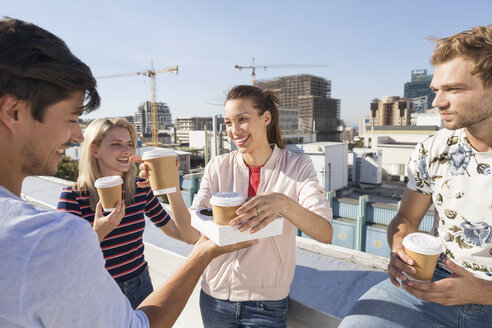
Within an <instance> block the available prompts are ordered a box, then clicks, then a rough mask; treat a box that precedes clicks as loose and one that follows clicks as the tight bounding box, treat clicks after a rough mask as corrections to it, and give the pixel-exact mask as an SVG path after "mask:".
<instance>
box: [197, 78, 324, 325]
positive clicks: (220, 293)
mask: <svg viewBox="0 0 492 328" xmlns="http://www.w3.org/2000/svg"><path fill="white" fill-rule="evenodd" d="M277 103H278V99H277V97H276V96H275V95H274V94H273V93H271V92H269V91H262V90H261V89H259V88H257V87H254V86H249V85H240V86H236V87H234V88H233V89H232V90H231V91H230V92H229V94H228V96H227V100H226V102H225V110H224V121H225V125H226V129H227V135H228V136H229V138H231V140H232V141H233V142H234V143H235V144H236V146H237V148H238V150H237V151H233V152H230V153H228V154H225V155H222V156H218V157H215V158H213V159H212V160H211V161H210V162H209V163H208V165H207V167H206V168H205V174H204V176H203V179H202V181H201V188H200V190H199V192H198V194H197V196H196V197H195V199H194V202H193V205H192V207H191V209H197V208H201V207H210V203H209V201H210V198H211V196H212V194H213V193H215V192H220V191H235V192H238V193H241V194H243V195H248V197H251V198H250V199H249V201H248V202H246V203H245V204H244V205H243V206H242V207H240V208H239V210H238V211H237V215H238V216H237V217H236V218H235V219H233V220H232V221H231V225H236V226H237V227H238V229H240V230H242V231H249V232H256V231H258V230H260V229H262V228H263V227H265V226H266V225H267V224H269V223H270V222H272V221H273V220H274V219H275V218H277V216H282V217H283V218H284V219H285V220H284V229H283V234H282V235H279V236H274V237H268V238H264V239H260V240H259V243H258V244H257V245H254V246H251V247H249V248H247V249H241V250H239V251H236V252H234V253H230V254H225V255H222V256H220V257H218V258H216V259H214V260H213V261H212V262H211V263H210V265H209V266H208V267H207V269H206V270H205V272H204V275H203V279H202V292H201V295H200V307H201V313H202V319H203V323H204V326H205V327H206V328H221V327H286V323H287V302H288V295H289V290H290V284H291V282H292V279H293V276H294V268H295V248H296V245H295V241H296V239H295V237H296V228H299V229H301V230H302V231H303V232H304V233H305V234H307V235H308V236H310V237H312V238H313V239H315V240H317V241H320V242H323V243H330V242H331V239H332V235H333V229H332V226H331V218H332V211H331V209H330V207H329V205H328V202H327V200H326V198H325V195H324V191H323V189H322V188H321V186H320V185H319V183H318V180H317V178H316V172H315V171H314V167H313V164H312V162H311V160H310V159H309V157H308V156H307V155H305V154H298V153H293V152H290V151H288V150H286V149H284V148H285V147H284V144H283V142H282V137H281V134H280V128H279V113H278V108H277Z"/></svg>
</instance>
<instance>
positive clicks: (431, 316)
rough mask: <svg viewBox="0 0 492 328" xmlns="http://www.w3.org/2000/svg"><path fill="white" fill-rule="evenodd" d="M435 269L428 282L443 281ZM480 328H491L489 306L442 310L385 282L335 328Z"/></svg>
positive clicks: (490, 309)
mask: <svg viewBox="0 0 492 328" xmlns="http://www.w3.org/2000/svg"><path fill="white" fill-rule="evenodd" d="M448 276H449V272H446V271H444V270H443V269H441V268H439V267H437V268H436V270H435V271H434V277H433V278H432V281H437V280H441V279H444V278H447V277H448ZM342 327H343V328H359V327H364V328H386V327H387V328H420V327H425V328H441V327H460V328H479V327H480V328H482V327H484V328H485V327H492V306H488V305H481V304H466V305H460V306H444V305H441V304H437V303H431V302H426V301H423V300H421V299H419V298H417V297H415V296H413V295H412V294H410V293H409V292H407V291H406V290H405V289H403V287H400V288H398V287H395V286H394V285H393V284H392V283H391V282H390V280H389V279H386V280H384V281H383V282H381V283H379V284H378V285H376V286H374V287H372V288H371V289H369V290H368V291H367V292H366V293H365V294H364V295H362V296H361V298H360V299H359V300H358V301H357V303H355V305H354V306H353V307H352V309H351V310H350V312H349V313H348V314H347V316H346V317H345V318H343V321H342V322H341V324H340V326H339V328H342Z"/></svg>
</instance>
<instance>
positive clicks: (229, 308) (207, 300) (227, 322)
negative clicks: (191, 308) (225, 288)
mask: <svg viewBox="0 0 492 328" xmlns="http://www.w3.org/2000/svg"><path fill="white" fill-rule="evenodd" d="M288 302H289V298H288V297H286V298H284V299H283V300H280V301H246V302H231V301H228V300H220V299H217V298H215V297H212V296H209V295H207V294H206V293H204V292H203V290H202V291H201V292H200V310H201V312H202V320H203V326H204V327H205V328H233V327H238V328H239V327H241V328H243V327H244V328H249V327H274V328H277V327H278V328H285V327H287V307H288Z"/></svg>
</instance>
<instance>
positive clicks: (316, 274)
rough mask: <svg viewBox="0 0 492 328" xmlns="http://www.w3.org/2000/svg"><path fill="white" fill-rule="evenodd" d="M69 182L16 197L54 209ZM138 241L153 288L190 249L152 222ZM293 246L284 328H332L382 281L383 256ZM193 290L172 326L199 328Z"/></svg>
mask: <svg viewBox="0 0 492 328" xmlns="http://www.w3.org/2000/svg"><path fill="white" fill-rule="evenodd" d="M69 184H71V182H70V181H66V180H62V179H57V178H52V177H28V178H26V179H25V180H24V183H23V186H22V197H23V198H24V199H25V200H27V201H30V202H32V203H35V204H37V205H38V206H41V207H45V208H51V209H54V208H55V206H56V203H57V201H58V197H59V195H60V192H61V188H62V186H63V185H69ZM166 207H167V205H166ZM144 242H145V256H146V259H147V260H148V262H149V267H150V273H151V277H152V281H153V284H154V286H155V287H157V286H158V285H160V284H161V283H162V282H165V281H166V279H167V278H168V277H169V276H170V274H171V273H172V272H173V271H174V270H175V269H176V268H177V266H178V265H179V264H180V263H181V262H182V260H183V259H184V257H185V256H186V255H187V254H188V253H189V251H190V250H191V248H192V246H190V245H187V244H185V243H182V242H180V241H176V240H174V239H172V238H169V237H167V236H165V235H164V234H162V232H161V231H160V230H159V229H157V228H156V227H155V226H154V225H152V224H148V225H146V229H145V232H144ZM296 243H297V251H296V270H295V275H294V281H293V283H292V285H291V292H290V301H289V315H288V327H290V328H297V327H299V328H300V327H303V328H306V327H337V326H338V324H339V323H340V320H341V318H343V317H344V316H345V315H346V314H347V312H348V311H349V310H350V308H351V306H352V305H353V304H354V303H355V301H357V299H358V298H359V297H360V296H361V295H362V294H363V293H365V292H366V291H367V290H368V289H369V288H370V287H372V286H373V285H374V284H377V283H379V282H380V281H382V280H384V279H386V278H387V274H386V272H385V271H386V268H387V265H388V262H389V261H388V259H387V258H384V257H380V256H376V255H372V254H368V253H364V252H360V251H356V250H352V249H348V248H344V247H340V246H335V245H326V244H322V243H319V242H317V241H314V240H311V239H307V238H303V237H296ZM199 291H200V287H199V284H198V285H197V286H196V287H195V290H194V292H193V294H192V296H191V298H190V300H189V301H188V303H187V305H186V308H185V309H184V311H183V313H182V314H181V316H180V318H179V319H178V321H177V322H176V324H175V325H174V327H202V323H201V316H200V310H199Z"/></svg>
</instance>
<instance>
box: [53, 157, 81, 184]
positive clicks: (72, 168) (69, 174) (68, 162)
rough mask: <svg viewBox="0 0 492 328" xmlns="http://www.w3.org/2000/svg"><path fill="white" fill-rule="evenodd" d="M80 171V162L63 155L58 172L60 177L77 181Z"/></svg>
mask: <svg viewBox="0 0 492 328" xmlns="http://www.w3.org/2000/svg"><path fill="white" fill-rule="evenodd" d="M78 172H79V162H78V161H76V160H73V159H71V158H70V157H68V156H65V155H63V158H62V160H61V161H60V163H58V172H56V175H55V176H56V177H57V178H60V179H65V180H70V181H76V180H77V177H78Z"/></svg>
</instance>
